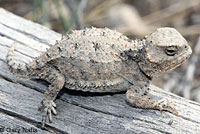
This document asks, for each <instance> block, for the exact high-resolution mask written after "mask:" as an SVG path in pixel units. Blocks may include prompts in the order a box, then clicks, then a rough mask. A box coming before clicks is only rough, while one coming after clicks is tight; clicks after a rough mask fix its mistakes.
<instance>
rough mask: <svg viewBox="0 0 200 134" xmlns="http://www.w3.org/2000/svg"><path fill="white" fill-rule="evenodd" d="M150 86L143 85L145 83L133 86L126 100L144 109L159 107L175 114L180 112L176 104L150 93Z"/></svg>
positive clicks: (128, 91)
mask: <svg viewBox="0 0 200 134" xmlns="http://www.w3.org/2000/svg"><path fill="white" fill-rule="evenodd" d="M148 88H149V87H146V86H143V83H142V84H140V83H138V84H136V85H133V86H131V87H130V88H129V89H128V90H127V92H126V100H127V102H128V103H130V104H131V105H132V106H134V107H137V108H144V109H157V110H160V111H161V112H162V111H167V112H170V113H173V114H175V115H177V114H178V112H177V110H176V109H175V107H174V105H173V104H172V103H171V102H169V101H168V100H166V99H163V98H160V97H157V96H155V95H152V94H150V93H149V91H148V90H149V89H148Z"/></svg>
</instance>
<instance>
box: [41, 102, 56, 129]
mask: <svg viewBox="0 0 200 134" xmlns="http://www.w3.org/2000/svg"><path fill="white" fill-rule="evenodd" d="M55 108H56V104H55V103H54V102H53V101H47V100H43V101H42V102H41V106H40V107H39V110H41V111H42V112H43V114H42V128H44V127H45V124H46V120H47V118H48V119H49V122H52V113H53V114H55V115H56V114H57V112H56V109H55Z"/></svg>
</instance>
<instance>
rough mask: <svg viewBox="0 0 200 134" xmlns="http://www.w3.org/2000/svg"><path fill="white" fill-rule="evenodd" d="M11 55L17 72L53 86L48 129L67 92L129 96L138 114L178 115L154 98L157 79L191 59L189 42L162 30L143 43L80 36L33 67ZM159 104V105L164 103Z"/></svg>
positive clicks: (45, 103) (46, 101)
mask: <svg viewBox="0 0 200 134" xmlns="http://www.w3.org/2000/svg"><path fill="white" fill-rule="evenodd" d="M14 50H15V45H13V46H12V47H11V49H10V51H9V52H8V55H7V62H8V65H9V66H10V68H11V70H12V72H14V73H15V74H18V75H21V76H22V77H27V78H40V79H45V80H47V81H48V82H50V83H51V84H50V86H49V90H48V91H46V92H45V94H44V98H43V100H42V102H41V107H40V109H41V110H43V119H42V126H43V127H44V125H45V121H46V118H47V117H48V118H49V120H50V121H52V114H51V113H54V114H56V110H55V107H56V105H55V103H54V100H55V98H56V96H57V94H58V92H59V91H60V90H61V89H62V88H63V86H65V87H67V88H69V89H73V90H81V91H89V92H119V91H127V93H126V100H127V101H128V102H129V103H130V104H131V105H133V106H134V107H138V108H150V109H158V110H160V111H162V110H165V111H168V112H171V113H174V114H178V112H177V110H176V109H175V108H174V106H173V105H172V104H171V103H169V102H168V101H167V100H163V99H162V98H159V97H156V96H153V95H151V94H150V93H148V92H149V88H148V87H149V84H150V81H151V79H152V78H153V77H155V76H159V75H160V74H161V73H165V72H168V71H170V70H172V69H174V68H176V67H177V66H179V65H180V64H181V63H182V62H183V61H185V60H186V59H187V58H189V56H190V55H191V53H192V51H191V48H190V46H189V45H188V44H187V42H186V40H185V39H184V38H183V37H182V36H181V35H180V34H179V33H178V32H177V31H176V30H175V29H173V28H159V29H157V30H156V31H155V32H154V33H152V34H150V35H149V36H146V37H145V38H144V39H142V40H135V41H133V40H130V39H128V38H127V37H126V36H123V35H122V34H121V33H119V32H116V31H113V30H110V29H108V28H104V29H100V28H86V29H84V30H76V31H73V32H72V33H71V34H68V35H67V36H65V37H64V38H63V39H62V40H60V41H58V42H57V43H56V44H55V45H54V46H52V47H50V48H49V49H48V50H47V52H45V53H43V54H42V55H41V56H39V57H38V58H37V59H36V60H33V61H32V62H31V63H30V64H24V63H18V62H17V61H15V60H14V58H13V53H14ZM158 98H159V99H158Z"/></svg>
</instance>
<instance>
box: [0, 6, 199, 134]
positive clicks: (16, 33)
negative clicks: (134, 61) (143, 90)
mask: <svg viewBox="0 0 200 134" xmlns="http://www.w3.org/2000/svg"><path fill="white" fill-rule="evenodd" d="M60 38H61V35H60V34H58V33H56V32H54V31H52V30H49V29H48V28H46V27H44V26H41V25H39V24H36V23H33V22H31V21H28V20H25V19H23V18H21V17H18V16H16V15H14V14H12V13H9V12H8V11H5V10H4V9H2V8H0V131H4V132H7V131H9V130H10V131H14V130H16V131H17V129H20V131H21V132H24V133H25V130H27V131H37V133H41V134H44V133H70V134H79V133H87V134H90V133H91V134H96V133H108V134H110V133H115V134H117V133H126V134H129V133H130V134H133V133H143V134H144V133H148V134H150V133H156V134H161V133H162V134H163V133H174V134H179V133H180V134H183V133H190V134H191V133H193V134H197V133H200V116H199V115H200V104H199V103H196V102H193V101H190V100H187V99H184V98H182V97H179V96H177V95H174V94H171V93H168V92H165V91H163V90H162V89H159V88H157V87H155V86H153V85H152V86H151V88H152V89H153V92H154V93H155V94H156V95H159V96H163V97H164V98H167V99H169V100H171V101H173V102H174V103H175V105H176V108H177V110H178V112H179V115H177V116H175V115H173V114H171V113H168V112H162V113H160V112H159V111H156V110H146V109H137V108H133V107H132V106H130V105H128V104H127V103H126V101H125V95H124V93H117V94H92V93H83V92H75V91H71V90H68V89H63V90H62V93H61V94H60V95H59V97H58V99H57V100H56V103H57V112H58V115H57V116H55V117H54V118H53V123H47V126H46V129H45V130H42V129H41V127H40V122H41V113H40V111H38V105H39V103H40V101H41V100H42V95H43V94H42V93H43V92H44V91H45V90H46V89H47V86H48V83H46V82H44V81H39V80H37V81H36V80H27V79H22V78H17V77H16V76H14V75H13V74H12V73H11V72H10V71H9V69H8V66H7V64H6V55H7V52H8V49H9V47H10V46H11V44H12V43H13V42H14V41H15V42H17V43H18V44H17V50H16V52H15V58H16V59H17V60H19V61H22V62H29V61H30V60H31V59H33V58H35V57H37V56H38V55H39V54H40V53H41V52H44V51H45V50H46V48H48V47H49V46H50V45H53V44H54V43H55V41H56V40H59V39H60ZM0 133H1V132H0ZM8 133H9V132H8ZM10 133H11V132H10Z"/></svg>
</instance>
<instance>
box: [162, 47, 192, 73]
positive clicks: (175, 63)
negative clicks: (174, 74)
mask: <svg viewBox="0 0 200 134" xmlns="http://www.w3.org/2000/svg"><path fill="white" fill-rule="evenodd" d="M191 53H192V50H191V48H190V47H189V48H188V49H187V50H186V51H185V52H184V53H182V54H180V55H179V56H177V57H174V60H173V62H172V61H170V62H169V61H166V62H165V63H164V64H163V65H165V66H163V67H162V69H161V70H160V71H161V72H169V71H171V70H173V69H175V68H176V67H178V66H180V65H181V64H182V63H183V62H185V61H186V60H187V59H188V58H189V57H190V55H191Z"/></svg>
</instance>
